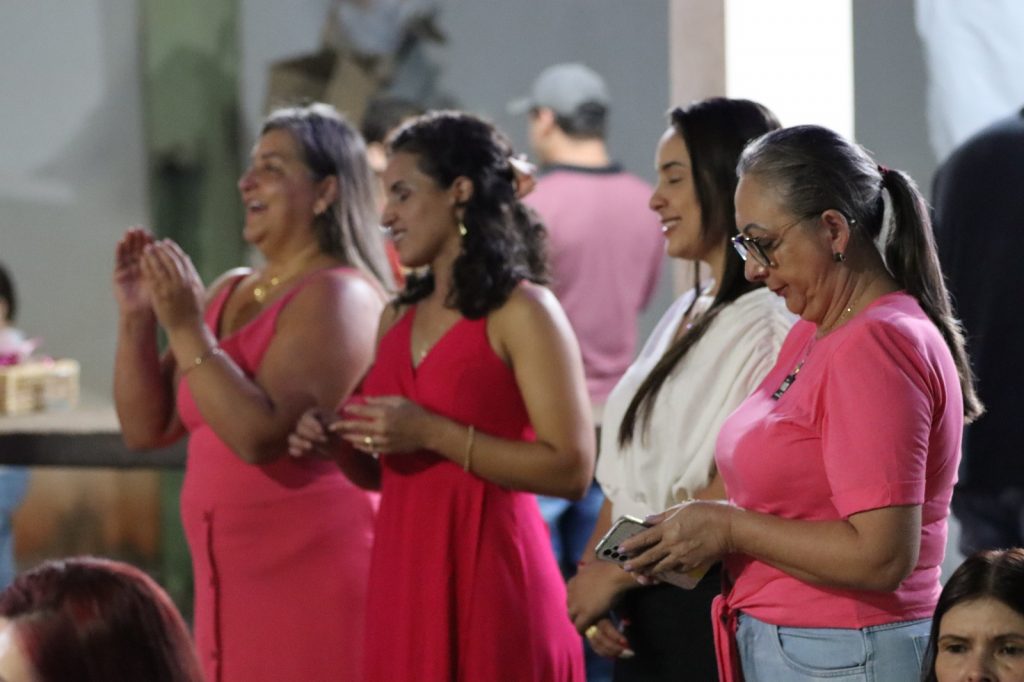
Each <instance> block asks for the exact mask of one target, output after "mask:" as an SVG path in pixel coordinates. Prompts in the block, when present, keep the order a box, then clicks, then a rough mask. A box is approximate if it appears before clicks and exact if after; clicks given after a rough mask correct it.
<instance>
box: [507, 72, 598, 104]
mask: <svg viewBox="0 0 1024 682" xmlns="http://www.w3.org/2000/svg"><path fill="white" fill-rule="evenodd" d="M586 102H594V103H596V104H603V105H604V106H608V105H609V103H610V102H611V98H610V97H609V96H608V87H607V86H606V85H605V84H604V79H603V78H601V76H599V75H598V74H597V72H596V71H594V70H593V69H591V68H589V67H587V66H586V65H584V64H580V63H578V62H568V63H565V64H555V65H554V66H549V67H548V68H546V69H544V70H543V71H541V72H540V75H539V76H537V79H536V80H534V81H533V87H532V88H531V90H530V94H529V95H527V96H526V97H520V98H518V99H514V100H512V101H510V102H509V103H508V105H507V107H506V108H507V109H508V112H509V113H510V114H524V113H526V112H527V111H529V110H530V109H533V108H534V107H547V108H549V109H551V110H552V111H554V112H555V113H556V114H561V115H564V116H569V115H571V114H573V113H575V111H576V109H578V108H579V106H580V105H581V104H584V103H586Z"/></svg>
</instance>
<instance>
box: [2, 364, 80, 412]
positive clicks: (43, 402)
mask: <svg viewBox="0 0 1024 682" xmlns="http://www.w3.org/2000/svg"><path fill="white" fill-rule="evenodd" d="M79 371H80V368H79V365H78V361H77V360H39V361H31V362H24V363H21V364H19V365H10V366H6V367H0V414H24V413H26V412H39V411H42V410H52V409H67V408H72V407H75V406H76V405H77V404H78V379H79Z"/></svg>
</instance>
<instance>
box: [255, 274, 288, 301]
mask: <svg viewBox="0 0 1024 682" xmlns="http://www.w3.org/2000/svg"><path fill="white" fill-rule="evenodd" d="M280 283H281V278H280V277H271V278H270V280H268V281H267V283H266V284H264V283H263V280H262V279H261V280H260V281H258V282H257V283H256V286H254V287H253V288H252V297H253V298H254V299H256V302H257V303H263V302H264V301H265V300H267V296H268V295H270V292H271V291H272V290H273V289H274V287H276V286H277V285H278V284H280Z"/></svg>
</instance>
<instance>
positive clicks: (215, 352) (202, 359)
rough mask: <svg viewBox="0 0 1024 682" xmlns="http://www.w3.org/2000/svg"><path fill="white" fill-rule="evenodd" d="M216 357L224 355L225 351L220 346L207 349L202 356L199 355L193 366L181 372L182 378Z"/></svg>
mask: <svg viewBox="0 0 1024 682" xmlns="http://www.w3.org/2000/svg"><path fill="white" fill-rule="evenodd" d="M215 355H224V350H223V349H222V348H221V347H220V346H212V347H210V348H207V349H206V350H205V351H204V352H203V354H202V355H197V356H196V358H195V360H193V361H192V364H191V365H189V366H188V367H186V368H185V369H183V370H182V371H181V376H185V375H186V374H188V373H189V372H191V371H192V370H194V369H195V368H196V367H198V366H199V365H201V364H203V363H204V362H206V361H207V360H209V359H210V358H212V357H213V356H215Z"/></svg>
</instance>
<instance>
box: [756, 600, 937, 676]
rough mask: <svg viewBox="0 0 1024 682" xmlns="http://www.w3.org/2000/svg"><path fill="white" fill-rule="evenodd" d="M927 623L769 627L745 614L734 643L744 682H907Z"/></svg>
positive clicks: (917, 671)
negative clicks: (837, 626)
mask: <svg viewBox="0 0 1024 682" xmlns="http://www.w3.org/2000/svg"><path fill="white" fill-rule="evenodd" d="M930 627H931V619H930V618H925V619H923V620H914V621H906V622H903V623H888V624H885V625H875V626H873V627H868V628H863V629H860V630H855V629H849V628H794V627H784V626H779V625H771V624H769V623H765V622H763V621H760V620H758V619H756V618H754V617H752V616H749V615H747V614H745V613H741V614H740V616H739V628H738V629H737V632H736V639H737V642H738V644H739V652H740V661H741V663H742V665H743V677H744V679H745V680H746V682H779V681H780V680H785V681H786V682H805V681H807V682H810V681H812V680H831V681H832V682H912V681H913V680H918V679H920V676H921V662H922V660H923V659H924V654H925V649H926V648H927V646H928V634H929V632H928V631H929V629H930Z"/></svg>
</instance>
